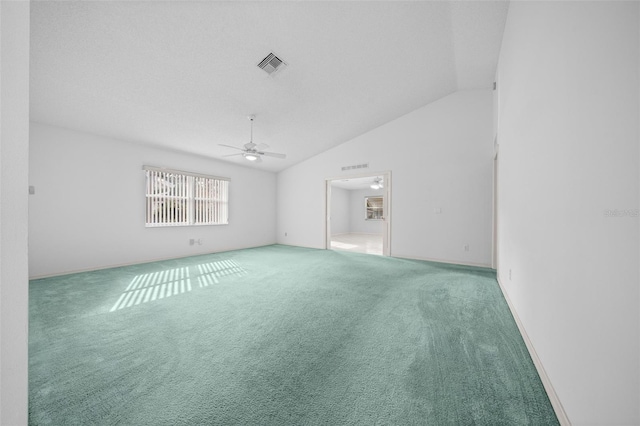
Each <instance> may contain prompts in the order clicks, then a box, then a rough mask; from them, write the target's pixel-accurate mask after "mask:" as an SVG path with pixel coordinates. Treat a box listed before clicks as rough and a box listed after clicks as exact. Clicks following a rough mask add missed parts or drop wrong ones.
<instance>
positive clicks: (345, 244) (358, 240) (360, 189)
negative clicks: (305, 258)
mask: <svg viewBox="0 0 640 426" xmlns="http://www.w3.org/2000/svg"><path fill="white" fill-rule="evenodd" d="M390 207H391V172H383V173H377V174H366V175H354V176H343V177H339V178H329V179H327V180H326V215H325V218H326V239H325V248H326V249H328V250H343V251H351V252H358V253H366V254H375V255H382V256H390V255H391V244H390V243H391V226H390V225H391V208H390Z"/></svg>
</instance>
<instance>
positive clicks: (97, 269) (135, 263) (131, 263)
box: [29, 243, 278, 280]
mask: <svg viewBox="0 0 640 426" xmlns="http://www.w3.org/2000/svg"><path fill="white" fill-rule="evenodd" d="M275 244H278V243H273V244H262V245H259V246H249V247H233V248H224V249H219V250H215V251H206V252H201V253H192V254H188V255H184V256H170V257H159V258H153V259H149V260H140V261H137V262H128V263H118V264H112V265H105V266H96V267H92V268H83V269H74V270H71V271H65V272H56V273H53V274H44V275H34V276H29V280H39V279H43V278H53V277H61V276H63V275H71V274H80V273H82V272H93V271H101V270H103V269H113V268H122V267H124V266H132V265H141V264H145V263H153V262H163V261H165V260H173V259H184V258H187V257H193V256H203V255H207V254H214V253H224V252H227V251H234V250H244V249H252V248H258V247H266V246H272V245H275Z"/></svg>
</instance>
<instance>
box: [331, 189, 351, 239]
mask: <svg viewBox="0 0 640 426" xmlns="http://www.w3.org/2000/svg"><path fill="white" fill-rule="evenodd" d="M349 194H350V191H348V190H346V189H343V188H338V187H335V186H332V187H331V203H330V204H331V235H338V234H347V233H349V208H350V205H349Z"/></svg>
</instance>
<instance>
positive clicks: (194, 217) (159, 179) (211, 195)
mask: <svg viewBox="0 0 640 426" xmlns="http://www.w3.org/2000/svg"><path fill="white" fill-rule="evenodd" d="M142 170H144V171H145V182H146V185H145V222H144V223H145V227H146V228H167V227H176V226H178V227H179V226H210V225H214V226H217V225H228V224H229V186H230V181H231V179H230V178H227V177H221V176H213V175H206V174H202V173H193V172H185V171H182V170H174V169H167V168H161V167H154V166H142ZM154 180H155V181H156V182H154ZM163 186H164V188H163ZM200 187H204V190H201V189H199V188H200ZM207 187H208V188H207ZM158 189H160V190H164V191H163V192H158ZM176 200H177V201H178V202H176ZM168 201H169V202H168ZM203 207H204V208H203ZM158 217H160V219H158Z"/></svg>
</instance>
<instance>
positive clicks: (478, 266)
mask: <svg viewBox="0 0 640 426" xmlns="http://www.w3.org/2000/svg"><path fill="white" fill-rule="evenodd" d="M391 257H397V258H399V259H409V260H424V261H426V262H435V263H447V264H449V265H460V266H473V267H475V268H488V269H492V268H491V264H488V263H474V262H459V261H457V260H444V259H434V258H430V257H417V256H407V255H404V254H395V253H392V254H391Z"/></svg>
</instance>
